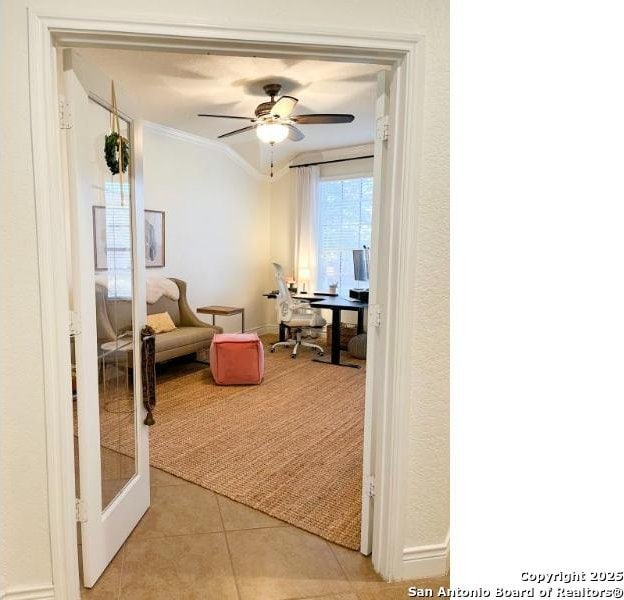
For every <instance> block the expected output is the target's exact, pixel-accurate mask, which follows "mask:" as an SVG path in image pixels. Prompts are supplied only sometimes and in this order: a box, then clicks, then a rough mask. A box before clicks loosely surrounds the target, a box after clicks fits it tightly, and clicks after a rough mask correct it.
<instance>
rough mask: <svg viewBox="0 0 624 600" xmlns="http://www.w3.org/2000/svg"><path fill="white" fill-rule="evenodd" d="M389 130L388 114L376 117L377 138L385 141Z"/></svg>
mask: <svg viewBox="0 0 624 600" xmlns="http://www.w3.org/2000/svg"><path fill="white" fill-rule="evenodd" d="M389 131H390V117H389V116H388V115H384V116H383V117H379V118H378V119H377V133H376V135H377V139H378V140H380V141H382V142H385V141H387V140H388V135H389Z"/></svg>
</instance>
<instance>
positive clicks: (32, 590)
mask: <svg viewBox="0 0 624 600" xmlns="http://www.w3.org/2000/svg"><path fill="white" fill-rule="evenodd" d="M54 597H55V596H54V586H52V585H35V586H32V587H26V586H19V587H14V588H9V589H7V590H4V591H3V592H1V593H0V600H54Z"/></svg>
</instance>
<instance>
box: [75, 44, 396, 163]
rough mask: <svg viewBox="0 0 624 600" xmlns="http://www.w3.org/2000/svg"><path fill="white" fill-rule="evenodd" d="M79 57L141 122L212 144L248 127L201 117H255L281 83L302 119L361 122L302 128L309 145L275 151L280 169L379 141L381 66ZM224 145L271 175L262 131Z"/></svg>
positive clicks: (92, 52)
mask: <svg viewBox="0 0 624 600" xmlns="http://www.w3.org/2000/svg"><path fill="white" fill-rule="evenodd" d="M79 53H80V54H81V55H82V56H83V57H84V58H85V59H87V60H88V61H90V62H92V63H94V64H95V65H96V66H98V67H99V68H100V69H101V70H102V71H103V72H104V73H105V74H106V75H108V76H109V77H112V78H113V79H114V80H115V83H116V84H117V85H118V86H121V87H122V88H123V89H124V90H125V91H126V92H127V93H130V94H131V95H132V96H133V97H134V98H135V99H136V101H137V102H136V104H137V105H138V106H140V107H141V113H142V114H141V117H142V118H144V119H147V120H149V121H154V122H156V123H160V124H162V125H167V126H169V127H174V128H176V129H180V130H182V131H186V132H189V133H193V134H195V135H200V136H203V137H206V138H209V139H216V138H217V136H218V135H220V134H222V133H226V132H228V131H232V130H234V129H239V128H241V127H244V126H245V122H244V121H240V120H237V119H215V118H202V117H198V116H197V113H199V112H210V113H216V114H231V115H238V116H243V117H244V116H249V117H251V116H253V115H254V109H255V107H256V106H257V105H258V104H259V103H260V102H265V101H268V99H269V98H268V96H266V95H265V94H264V92H263V90H262V86H263V85H265V84H266V83H280V84H282V90H281V93H283V94H288V95H291V96H295V97H297V98H298V99H299V104H298V105H297V107H296V109H295V114H307V113H351V114H353V115H355V120H354V121H353V123H348V124H337V125H302V126H300V128H301V131H302V132H303V133H304V134H305V139H304V140H302V141H300V142H292V141H289V140H286V141H284V142H282V143H280V144H276V146H275V150H274V162H275V167H276V169H278V168H279V167H281V166H283V165H285V164H287V163H289V162H290V161H291V160H292V159H293V158H294V157H295V156H297V155H298V154H301V153H303V152H314V151H319V150H325V149H330V148H342V147H347V146H356V145H361V144H367V143H370V142H372V140H373V134H374V122H375V118H374V114H375V89H376V77H375V74H376V73H377V72H378V71H380V70H382V69H384V68H385V67H382V66H380V65H370V64H360V63H337V62H328V61H317V60H297V59H291V58H289V59H274V58H254V57H241V56H221V55H205V54H180V53H164V52H149V51H136V50H118V49H103V48H80V50H79ZM223 141H224V142H225V143H226V144H227V145H228V146H230V147H231V148H232V149H233V150H235V151H236V152H238V153H239V154H240V155H241V156H242V157H243V158H244V159H245V160H247V161H248V162H249V163H250V164H251V165H253V166H254V167H255V168H256V169H258V170H259V171H261V172H263V173H266V172H268V169H269V164H270V152H269V146H267V145H266V144H263V143H262V142H260V140H258V139H257V137H256V135H255V132H253V131H250V132H246V133H242V134H240V135H236V136H233V137H231V138H226V139H224V140H223Z"/></svg>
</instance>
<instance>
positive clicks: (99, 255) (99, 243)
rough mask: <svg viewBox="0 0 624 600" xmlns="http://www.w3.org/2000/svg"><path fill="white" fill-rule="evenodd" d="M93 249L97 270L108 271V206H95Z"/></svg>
mask: <svg viewBox="0 0 624 600" xmlns="http://www.w3.org/2000/svg"><path fill="white" fill-rule="evenodd" d="M93 251H94V255H95V270H96V271H106V270H107V269H108V262H107V257H106V207H105V206H94V207H93Z"/></svg>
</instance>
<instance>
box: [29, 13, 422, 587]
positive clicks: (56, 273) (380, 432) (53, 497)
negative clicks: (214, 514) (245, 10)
mask: <svg viewBox="0 0 624 600" xmlns="http://www.w3.org/2000/svg"><path fill="white" fill-rule="evenodd" d="M28 21H29V28H28V38H29V83H30V98H31V105H30V111H31V131H32V146H33V147H32V150H33V169H34V175H35V176H34V181H35V210H36V216H37V244H38V261H39V290H40V303H41V315H42V319H41V322H42V342H43V362H44V402H45V413H46V429H47V442H46V443H47V459H48V492H49V493H48V499H49V500H48V502H49V518H50V535H51V550H52V567H53V579H54V584H55V590H56V594H57V596H58V597H66V598H72V597H78V594H79V587H78V564H77V554H76V541H77V540H76V527H75V510H74V500H75V487H74V471H73V468H74V466H73V460H74V456H73V452H74V450H73V440H72V435H73V434H72V415H71V402H68V398H70V397H71V378H70V376H69V370H68V369H67V365H68V364H69V362H70V351H69V337H68V325H67V322H66V321H65V320H64V319H62V318H59V315H63V314H65V315H68V299H67V289H66V281H67V273H66V255H65V241H64V239H63V237H62V236H59V235H58V232H59V231H64V230H65V205H64V200H63V193H62V192H63V179H64V174H63V161H62V153H61V140H60V135H59V132H60V129H59V128H60V121H59V107H58V89H57V81H56V73H57V71H56V69H57V55H56V46H57V45H59V44H62V45H66V46H73V47H78V46H80V45H83V46H102V47H116V48H120V47H122V48H128V47H131V48H134V49H142V48H149V49H151V50H154V49H159V50H162V51H169V52H171V51H183V52H206V51H210V52H215V53H222V54H230V55H232V54H234V55H255V56H266V57H275V56H280V57H283V56H285V55H288V56H296V57H298V58H302V59H304V58H314V59H325V60H334V61H352V62H374V63H376V64H385V65H390V66H391V67H392V73H393V74H392V77H391V81H390V98H389V117H390V123H389V137H388V146H387V154H388V158H387V161H386V167H385V168H384V171H383V173H382V177H383V181H382V182H381V185H382V189H383V192H384V202H383V207H382V211H383V213H384V214H383V217H384V224H385V225H384V229H383V231H380V236H379V237H380V242H381V243H382V244H383V247H381V246H380V248H379V252H380V253H381V254H382V255H383V256H385V257H387V264H384V265H382V266H380V268H384V269H388V270H389V271H388V272H389V280H390V281H393V282H395V283H394V286H393V288H392V289H386V290H377V297H378V298H379V302H378V304H379V306H380V310H381V328H382V335H383V336H384V340H385V341H386V344H385V346H386V348H387V352H386V355H385V356H370V357H369V365H368V368H369V369H374V370H375V373H376V377H379V378H380V382H379V383H380V385H379V386H378V387H377V389H378V390H382V392H383V393H381V394H380V396H379V397H377V398H375V402H376V409H375V423H374V427H373V428H370V427H369V428H368V431H367V432H366V435H369V436H370V435H372V431H374V435H375V437H374V439H371V440H369V442H370V443H372V447H373V449H374V456H373V458H372V464H373V472H374V477H375V498H374V507H375V508H374V517H373V536H372V537H373V541H372V560H373V565H374V567H375V569H376V570H377V571H378V572H379V573H380V574H381V575H382V576H383V577H384V578H385V579H387V580H395V579H399V578H401V574H402V557H403V546H404V540H403V531H404V523H405V507H406V502H407V499H406V494H405V491H406V480H407V458H408V456H407V452H408V447H409V444H408V436H407V434H408V431H407V427H408V417H409V408H410V375H411V368H410V364H409V356H410V347H411V343H410V342H411V339H412V331H413V327H414V324H413V321H414V317H413V314H412V311H411V304H410V302H409V298H411V296H412V293H413V290H414V289H415V272H414V269H411V268H410V264H413V262H412V261H413V260H414V256H415V251H416V240H415V232H416V214H417V209H418V203H419V198H420V191H419V185H418V183H419V180H420V176H421V170H422V158H421V137H422V136H421V131H422V114H423V109H422V105H423V94H424V85H423V82H424V39H423V37H422V36H419V35H413V36H406V35H403V34H402V35H399V36H394V35H391V34H388V33H379V32H375V31H348V32H345V31H344V30H331V29H324V30H320V29H316V30H314V31H312V32H310V30H306V29H303V28H301V29H299V30H297V29H294V28H293V27H292V26H288V27H286V26H279V25H277V24H276V25H274V26H273V27H271V28H267V27H262V29H253V28H236V27H224V26H221V25H219V26H216V25H215V26H209V25H189V24H188V23H182V22H180V23H176V22H175V21H174V20H172V19H164V18H159V17H156V16H152V15H149V16H147V15H146V16H145V17H144V18H141V17H137V18H132V19H116V18H112V17H110V18H109V17H102V16H101V13H100V14H94V13H92V12H91V11H89V10H88V9H84V10H79V11H76V10H73V11H72V12H71V14H69V13H68V12H66V13H63V12H54V13H50V12H47V11H45V9H44V10H37V9H32V8H29V10H28ZM137 36H140V37H137ZM55 234H56V235H55ZM371 279H376V278H375V277H374V275H372V276H371Z"/></svg>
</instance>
